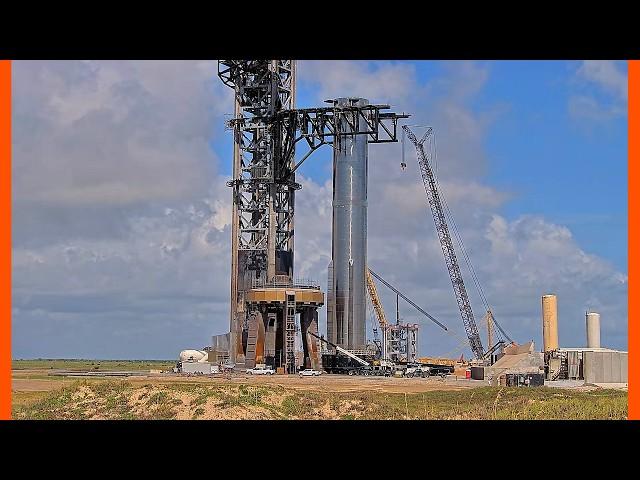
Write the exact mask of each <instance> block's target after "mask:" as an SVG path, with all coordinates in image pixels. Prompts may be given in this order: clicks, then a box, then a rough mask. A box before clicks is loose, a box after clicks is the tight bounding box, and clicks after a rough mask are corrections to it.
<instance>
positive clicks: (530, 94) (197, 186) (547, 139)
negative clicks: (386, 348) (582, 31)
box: [12, 61, 627, 358]
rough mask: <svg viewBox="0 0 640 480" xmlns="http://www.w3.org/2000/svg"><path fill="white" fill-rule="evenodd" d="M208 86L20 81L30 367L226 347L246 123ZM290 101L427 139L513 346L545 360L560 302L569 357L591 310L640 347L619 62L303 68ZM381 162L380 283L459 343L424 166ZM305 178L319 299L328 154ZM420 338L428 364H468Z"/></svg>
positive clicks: (17, 228)
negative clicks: (374, 113) (353, 107)
mask: <svg viewBox="0 0 640 480" xmlns="http://www.w3.org/2000/svg"><path fill="white" fill-rule="evenodd" d="M216 73H217V62H216V61H143V62H140V61H100V62H90V61H89V62H86V61H65V62H61V61H46V62H40V61H33V62H31V61H29V62H27V61H24V62H15V64H14V69H13V88H14V104H13V157H14V158H13V165H14V170H13V179H12V181H13V216H12V218H13V284H12V298H13V314H12V319H13V329H12V338H13V354H14V356H16V358H20V357H22V358H30V357H56V358H63V357H84V358H173V357H175V356H177V354H178V352H179V351H180V350H182V349H185V348H201V347H202V346H205V345H207V344H208V342H209V339H210V336H211V335H212V334H219V333H224V332H225V331H228V321H229V319H228V315H229V313H228V312H229V274H230V273H229V270H230V220H231V204H230V201H231V193H230V190H229V189H228V187H226V185H225V183H226V181H227V180H228V177H229V175H230V169H231V157H232V148H231V134H230V132H229V131H225V129H224V119H225V118H228V115H229V114H230V113H231V112H232V111H233V107H232V92H231V90H230V89H229V88H227V87H225V86H224V85H222V83H221V82H220V81H219V80H218V78H217V75H216ZM297 85H298V92H297V105H298V106H299V107H305V106H314V105H324V104H323V103H322V101H323V100H324V99H326V98H332V97H336V96H354V95H360V96H364V97H367V98H369V100H370V101H372V102H375V103H389V104H391V105H392V106H393V108H394V109H395V110H396V111H405V112H407V113H410V114H411V115H412V116H413V117H412V119H411V123H414V122H417V123H420V124H425V123H428V124H430V125H432V126H433V127H434V129H435V132H436V137H437V142H438V143H437V146H438V162H437V163H438V170H437V171H438V177H439V180H440V184H441V188H442V189H443V191H444V193H445V196H446V198H447V201H448V203H449V206H450V207H451V210H452V212H453V214H454V216H455V218H456V223H457V224H458V226H459V227H460V231H461V234H462V236H463V239H464V242H465V245H466V246H467V249H468V250H469V252H470V254H471V257H472V260H473V263H474V266H475V268H476V270H477V272H478V274H479V277H480V280H481V281H482V284H483V289H484V290H485V293H486V294H487V296H488V298H489V301H490V302H491V303H492V306H493V307H494V311H495V312H496V316H497V318H499V321H500V323H501V325H502V326H503V327H505V329H507V331H508V332H509V333H510V335H511V336H512V337H514V338H515V339H516V340H517V341H520V342H524V341H527V340H530V339H533V340H535V341H536V345H538V346H540V345H541V338H540V337H541V335H540V334H541V327H540V295H542V294H545V293H550V292H554V293H557V294H558V298H559V302H558V304H559V316H560V327H559V329H560V343H561V345H564V346H579V345H582V344H584V341H585V339H584V310H585V309H587V308H594V309H596V310H598V311H599V312H600V313H601V314H602V317H601V322H602V341H603V345H604V346H610V347H613V348H622V349H625V348H626V343H627V307H626V299H627V117H626V108H627V106H626V105H627V92H626V63H625V62H612V61H599V62H593V61H586V62H582V61H570V62H563V61H548V62H546V61H545V62H542V61H536V62H532V61H511V62H508V61H499V62H493V61H490V62H440V61H435V62H432V61H410V62H409V61H398V62H393V61H375V62H373V61H372V62H369V61H299V62H298V82H297ZM369 152H370V157H369V167H370V168H369V199H368V202H369V212H368V217H369V226H368V261H369V264H370V265H371V267H372V268H373V269H374V270H375V271H376V272H377V273H379V274H381V275H382V276H383V277H384V278H385V279H387V280H388V281H389V282H391V283H392V284H394V285H395V286H396V287H398V288H400V289H401V290H403V291H404V292H405V293H406V294H407V295H408V296H409V297H411V298H412V299H414V300H415V301H416V302H417V303H418V304H420V305H421V306H422V307H423V308H425V310H427V311H428V312H430V313H431V314H433V315H434V316H436V317H437V318H438V319H439V320H440V321H442V322H443V323H445V324H446V325H447V326H448V327H450V329H451V330H455V331H456V332H457V334H461V335H464V334H463V331H462V325H461V322H460V317H459V313H458V311H457V308H456V304H455V299H454V297H453V293H452V291H451V285H450V283H449V280H448V277H447V274H446V270H445V267H444V262H443V260H442V255H441V251H440V249H439V244H438V242H437V238H436V237H435V234H434V228H433V221H432V219H431V216H430V214H429V210H428V207H427V205H426V201H425V197H424V190H423V187H422V183H421V181H420V177H419V173H418V171H417V166H416V165H415V161H413V160H411V158H412V157H411V156H409V157H407V158H408V162H409V165H408V167H407V169H406V171H402V170H401V169H400V168H399V161H400V147H399V145H397V144H395V145H384V146H383V145H375V146H371V147H370V150H369ZM303 154H304V152H303V151H301V150H300V151H299V152H298V157H300V156H301V155H303ZM408 154H409V155H411V152H408ZM298 172H299V173H298V176H297V179H298V181H299V182H301V183H302V185H303V188H302V190H300V191H299V192H298V193H297V194H296V236H297V238H296V253H295V255H296V266H295V268H296V275H298V276H302V277H311V278H314V279H318V280H320V281H321V284H322V285H324V286H326V275H327V270H326V267H327V265H328V262H329V259H330V249H331V231H330V226H331V150H330V149H329V148H328V147H323V149H322V150H320V151H318V152H316V153H314V154H313V155H312V157H310V158H309V159H308V160H307V161H306V162H305V164H304V165H303V166H302V167H301V168H300V170H299V171H298ZM463 275H465V278H467V282H468V283H469V284H470V283H471V282H470V280H469V279H468V272H466V271H465V270H464V268H463ZM382 296H383V298H382V301H383V304H384V305H385V306H387V308H388V309H390V310H391V309H392V307H393V305H394V301H395V298H394V296H393V295H390V294H389V292H384V293H382ZM470 296H471V301H472V306H473V307H474V311H475V313H476V317H477V319H479V318H480V317H481V316H482V311H481V310H478V309H480V305H481V303H480V301H479V299H478V297H477V294H476V293H475V292H474V291H473V290H472V289H470ZM401 314H402V315H403V318H404V319H405V320H406V321H411V322H422V321H423V320H422V319H421V318H419V316H418V315H417V314H416V313H415V311H411V309H410V308H409V307H406V308H402V312H401ZM325 317H326V314H325V312H324V309H323V310H322V311H321V312H320V327H321V330H323V328H324V325H325ZM421 325H423V326H422V327H421V328H422V329H423V330H421V340H420V349H421V353H423V354H429V355H444V354H447V353H450V354H451V355H454V354H455V355H457V356H459V355H460V353H461V350H460V346H459V345H458V344H459V342H458V341H453V340H452V339H447V338H443V336H442V334H441V332H438V331H437V329H434V328H433V327H432V326H431V325H429V324H426V323H423V324H421ZM479 328H480V330H481V331H482V325H479ZM463 350H464V347H463ZM463 350H462V351H463ZM467 354H468V352H467Z"/></svg>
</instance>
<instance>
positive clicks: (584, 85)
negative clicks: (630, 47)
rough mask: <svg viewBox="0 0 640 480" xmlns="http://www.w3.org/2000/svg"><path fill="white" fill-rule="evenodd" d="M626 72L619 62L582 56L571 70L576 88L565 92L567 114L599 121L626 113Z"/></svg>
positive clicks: (575, 117) (584, 119) (581, 119)
mask: <svg viewBox="0 0 640 480" xmlns="http://www.w3.org/2000/svg"><path fill="white" fill-rule="evenodd" d="M627 83H628V82H627V72H626V70H624V67H623V66H622V63H621V62H616V61H613V60H585V61H583V62H582V63H581V64H580V66H579V67H578V69H577V70H576V72H575V75H574V78H573V84H574V85H575V87H574V88H575V89H576V91H575V92H574V93H572V94H571V95H570V96H569V100H568V109H569V115H570V116H571V117H572V118H574V119H577V120H580V121H588V122H591V123H594V122H595V123H602V122H606V121H609V120H612V119H614V118H616V117H620V116H624V115H626V113H627V99H628V85H627Z"/></svg>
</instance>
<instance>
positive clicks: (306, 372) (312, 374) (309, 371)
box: [299, 368, 322, 377]
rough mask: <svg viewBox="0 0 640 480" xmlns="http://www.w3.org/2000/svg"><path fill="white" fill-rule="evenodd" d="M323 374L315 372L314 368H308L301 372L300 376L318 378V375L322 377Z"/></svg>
mask: <svg viewBox="0 0 640 480" xmlns="http://www.w3.org/2000/svg"><path fill="white" fill-rule="evenodd" d="M321 374H322V372H320V371H318V370H314V369H312V368H306V369H304V370H300V372H299V375H300V376H301V377H316V376H318V375H321Z"/></svg>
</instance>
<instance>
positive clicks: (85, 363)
mask: <svg viewBox="0 0 640 480" xmlns="http://www.w3.org/2000/svg"><path fill="white" fill-rule="evenodd" d="M11 364H12V365H11V368H12V369H13V370H46V369H48V370H77V371H88V370H96V371H123V370H145V371H149V370H150V369H160V370H168V369H171V368H172V367H174V366H175V365H176V361H175V360H76V359H71V360H69V359H41V358H39V359H36V360H13V361H12V362H11Z"/></svg>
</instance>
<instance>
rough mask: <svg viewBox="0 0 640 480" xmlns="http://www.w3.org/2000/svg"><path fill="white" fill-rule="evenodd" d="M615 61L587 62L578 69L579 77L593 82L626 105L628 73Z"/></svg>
mask: <svg viewBox="0 0 640 480" xmlns="http://www.w3.org/2000/svg"><path fill="white" fill-rule="evenodd" d="M619 66H620V63H619V62H615V61H613V60H585V61H583V62H582V65H580V68H578V72H577V75H578V77H581V78H583V79H584V80H586V81H588V82H592V83H594V84H596V85H598V86H599V87H601V88H602V89H604V90H606V91H608V92H610V93H612V94H613V95H616V96H617V97H618V98H619V99H620V100H623V101H624V102H625V103H626V102H627V98H628V82H627V73H626V72H625V71H623V70H622V68H619Z"/></svg>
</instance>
